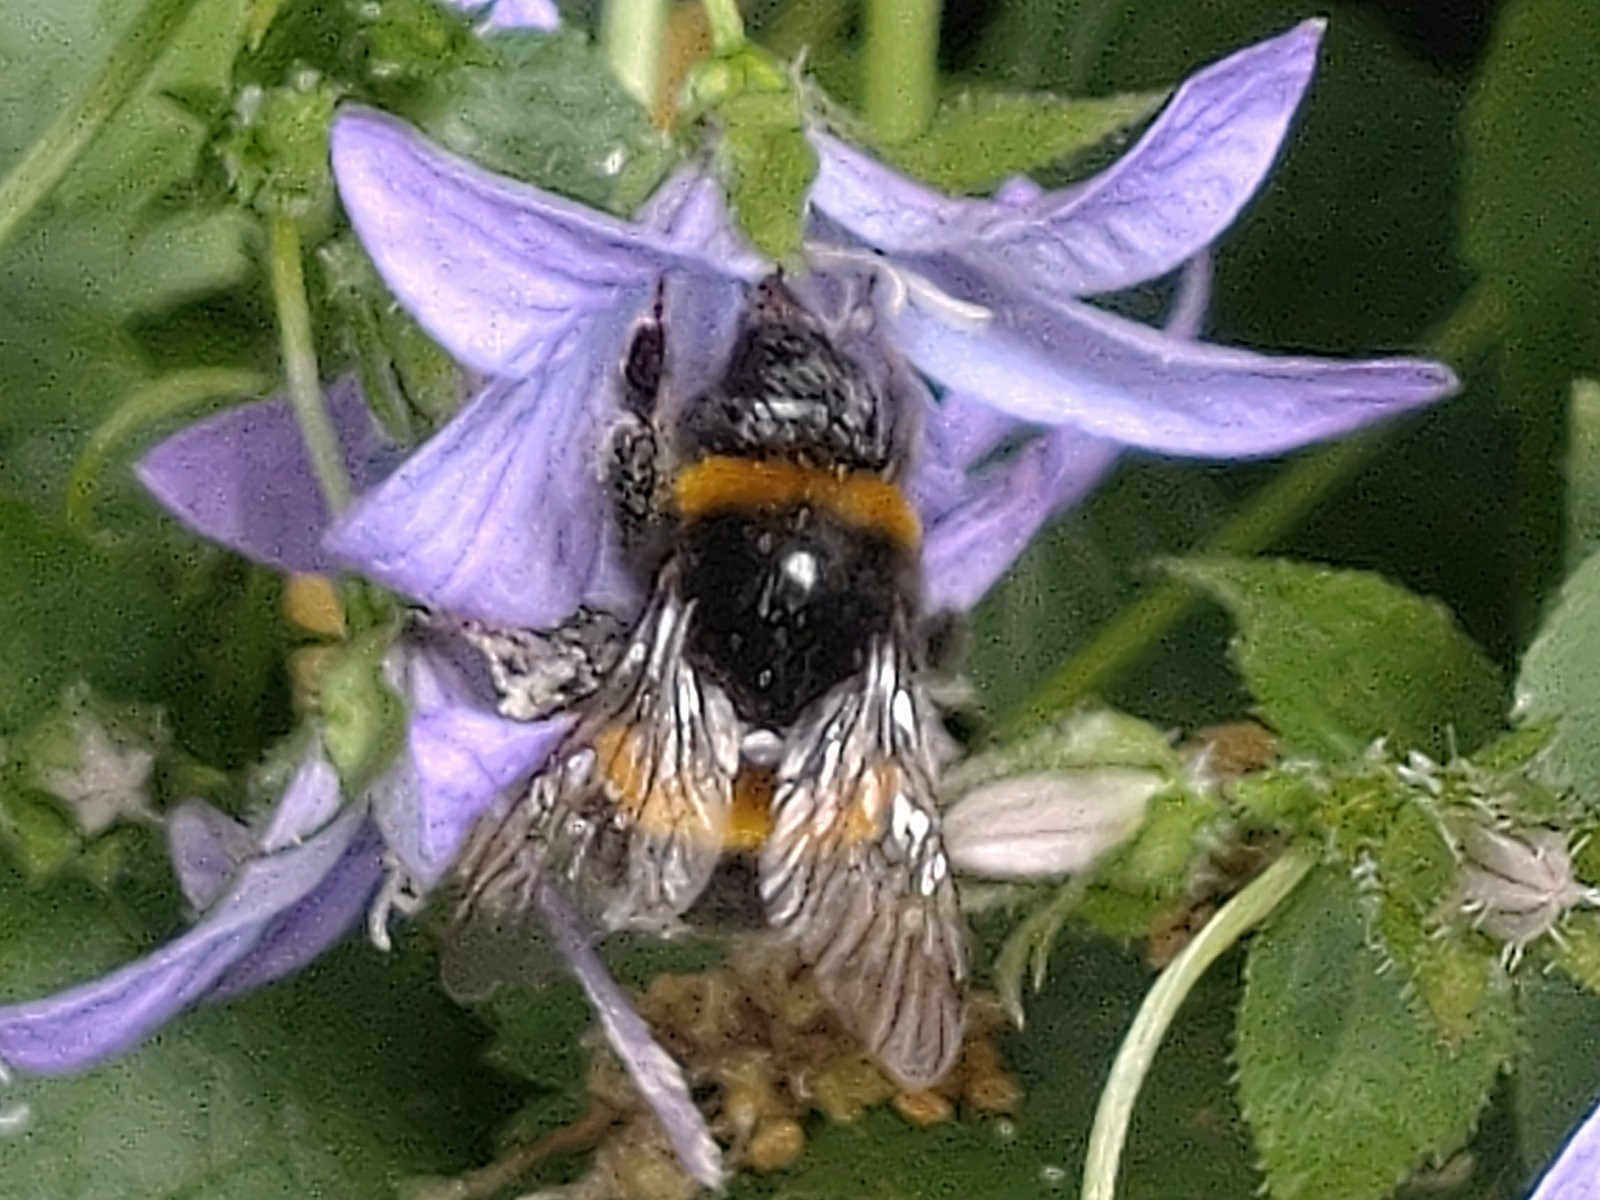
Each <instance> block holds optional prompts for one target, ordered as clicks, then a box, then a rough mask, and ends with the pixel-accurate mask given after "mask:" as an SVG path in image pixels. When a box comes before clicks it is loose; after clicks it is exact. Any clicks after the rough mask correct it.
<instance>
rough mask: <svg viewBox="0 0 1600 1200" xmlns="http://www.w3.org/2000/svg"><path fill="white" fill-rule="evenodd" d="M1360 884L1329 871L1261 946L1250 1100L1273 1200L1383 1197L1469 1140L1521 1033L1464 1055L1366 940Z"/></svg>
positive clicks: (1247, 1054)
mask: <svg viewBox="0 0 1600 1200" xmlns="http://www.w3.org/2000/svg"><path fill="white" fill-rule="evenodd" d="M1357 905H1358V899H1357V896H1356V893H1355V890H1354V888H1353V887H1352V886H1351V884H1350V883H1349V882H1348V880H1346V879H1345V878H1343V876H1342V875H1341V874H1339V873H1338V872H1336V871H1334V870H1331V869H1329V868H1323V869H1321V870H1319V871H1317V872H1316V873H1314V874H1313V875H1312V876H1311V877H1310V878H1308V879H1307V880H1306V881H1305V882H1304V883H1303V884H1301V886H1300V888H1299V889H1298V890H1297V891H1296V892H1295V894H1294V895H1293V896H1291V897H1290V898H1289V900H1288V902H1287V903H1286V904H1285V905H1284V907H1283V908H1282V909H1280V910H1279V912H1278V913H1277V915H1275V916H1274V918H1273V920H1272V923H1271V924H1270V925H1269V926H1268V927H1267V928H1266V929H1264V930H1263V931H1262V932H1261V933H1260V934H1259V935H1258V936H1257V938H1256V940H1255V942H1254V943H1253V944H1252V946H1251V948H1250V957H1249V961H1248V964H1247V966H1246V968H1245V992H1244V1000H1243V1003H1242V1004H1241V1005H1240V1007H1239V1018H1238V1032H1237V1038H1238V1041H1237V1057H1238V1064H1239V1075H1238V1078H1239V1095H1240V1100H1241V1103H1242V1106H1243V1108H1244V1112H1245V1116H1246V1118H1247V1119H1248V1120H1249V1122H1250V1126H1251V1128H1252V1129H1253V1130H1254V1131H1255V1137H1256V1148H1257V1150H1258V1152H1259V1154H1260V1160H1261V1167H1262V1170H1263V1171H1264V1172H1265V1173H1266V1176H1267V1183H1268V1186H1269V1187H1270V1188H1271V1191H1272V1195H1273V1197H1274V1200H1301V1198H1306V1200H1313V1198H1314V1200H1378V1198H1379V1197H1382V1196H1386V1195H1388V1194H1389V1192H1391V1191H1392V1190H1393V1189H1394V1188H1395V1187H1396V1186H1397V1185H1398V1184H1399V1183H1400V1182H1401V1181H1402V1180H1404V1179H1405V1178H1406V1176H1407V1175H1409V1174H1410V1173H1411V1172H1412V1170H1414V1169H1415V1168H1416V1167H1417V1166H1419V1165H1421V1163H1422V1162H1423V1160H1424V1159H1425V1158H1428V1157H1434V1158H1441V1157H1443V1156H1445V1155H1448V1154H1450V1153H1451V1152H1453V1151H1454V1150H1455V1149H1457V1148H1458V1147H1460V1146H1461V1145H1463V1144H1464V1143H1465V1142H1466V1140H1467V1139H1468V1137H1470V1136H1471V1134H1472V1131H1473V1128H1474V1126H1475V1125H1476V1122H1477V1119H1478V1114H1479V1112H1480V1110H1481V1109H1482V1108H1483V1105H1484V1102H1485V1100H1486V1099H1487V1097H1488V1095H1489V1091H1490V1089H1491V1087H1492V1086H1493V1084H1494V1081H1495V1077H1496V1074H1497V1073H1498V1071H1499V1068H1500V1066H1501V1064H1502V1063H1504V1062H1505V1061H1506V1059H1507V1058H1508V1057H1509V1055H1510V1053H1511V1048H1512V1044H1513V1037H1512V1031H1511V1030H1510V1028H1508V1027H1507V1026H1505V1025H1501V1024H1496V1025H1492V1026H1487V1027H1485V1029H1484V1030H1483V1031H1482V1032H1481V1033H1480V1034H1479V1035H1478V1036H1476V1037H1474V1038H1472V1039H1470V1040H1469V1041H1467V1042H1465V1043H1464V1044H1463V1045H1461V1046H1460V1047H1459V1048H1458V1049H1457V1050H1456V1051H1455V1052H1454V1053H1451V1052H1449V1051H1447V1050H1445V1049H1444V1048H1443V1047H1442V1046H1441V1045H1440V1043H1439V1042H1438V1040H1437V1039H1436V1038H1435V1037H1434V1035H1433V1033H1432V1031H1431V1030H1429V1029H1428V1028H1427V1027H1426V1026H1425V1025H1423V1024H1422V1023H1421V1022H1420V1021H1419V1020H1418V1019H1417V1016H1416V1014H1415V1013H1414V1012H1413V1011H1412V1010H1411V1008H1410V1007H1409V1006H1408V1005H1407V1003H1406V1000H1405V997H1404V994H1403V988H1402V982H1401V980H1400V979H1398V978H1396V976H1395V973H1394V972H1388V973H1385V974H1380V973H1379V968H1380V967H1381V965H1382V964H1381V962H1380V960H1379V959H1378V956H1377V955H1376V954H1374V953H1373V952H1372V951H1371V950H1370V949H1369V948H1368V947H1367V946H1366V945H1365V943H1364V940H1363V934H1362V922H1361V918H1360V915H1359V912H1358V909H1357Z"/></svg>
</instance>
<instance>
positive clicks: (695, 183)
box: [634, 160, 772, 282]
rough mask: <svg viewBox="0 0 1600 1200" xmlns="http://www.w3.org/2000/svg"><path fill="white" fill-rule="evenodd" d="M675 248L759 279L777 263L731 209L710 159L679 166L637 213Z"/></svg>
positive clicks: (747, 277) (642, 222)
mask: <svg viewBox="0 0 1600 1200" xmlns="http://www.w3.org/2000/svg"><path fill="white" fill-rule="evenodd" d="M634 220H635V221H637V222H638V223H639V224H640V225H643V226H644V227H645V228H646V229H650V230H653V231H655V232H657V233H660V234H663V235H665V236H666V239H667V241H668V243H669V244H670V245H671V246H673V247H674V248H675V249H677V250H680V251H682V252H683V253H685V254H688V255H691V256H697V257H700V258H704V259H706V260H708V261H711V262H716V263H719V264H720V265H721V270H722V272H723V273H724V274H728V275H733V276H735V277H737V278H739V279H743V280H746V281H750V282H753V281H755V280H759V279H761V278H762V277H764V276H765V275H767V274H768V273H770V272H771V270H772V264H771V263H769V262H768V261H767V260H766V259H764V258H762V257H761V255H759V254H758V253H756V251H755V250H754V249H753V248H752V247H751V245H750V243H749V242H748V241H746V240H745V238H744V235H743V234H742V233H740V232H739V228H738V226H737V225H736V224H735V223H734V221H733V220H732V218H731V217H730V215H729V213H728V201H727V197H726V196H725V195H724V193H723V190H722V183H721V181H720V180H719V179H718V178H717V177H716V174H715V172H713V171H712V170H711V169H710V166H709V164H708V163H707V162H706V161H705V160H696V161H694V162H691V163H688V164H687V165H685V166H682V167H679V168H678V169H677V170H676V171H674V172H673V173H672V174H671V175H670V176H668V177H667V179H666V181H665V182H663V183H662V184H661V185H660V186H659V187H658V188H656V190H655V191H654V192H652V193H651V194H650V198H649V199H648V200H646V201H645V202H644V204H643V205H641V206H640V208H639V211H638V212H637V213H635V214H634Z"/></svg>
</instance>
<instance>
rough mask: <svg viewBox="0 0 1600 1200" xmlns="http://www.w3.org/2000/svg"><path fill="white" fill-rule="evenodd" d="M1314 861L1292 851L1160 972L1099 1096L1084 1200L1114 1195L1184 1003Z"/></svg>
mask: <svg viewBox="0 0 1600 1200" xmlns="http://www.w3.org/2000/svg"><path fill="white" fill-rule="evenodd" d="M1314 862H1315V860H1314V859H1313V858H1312V857H1311V856H1310V855H1308V854H1306V853H1304V852H1303V851H1297V850H1289V851H1287V852H1286V853H1285V854H1284V855H1283V856H1282V857H1281V858H1279V859H1278V860H1277V861H1276V862H1274V863H1273V864H1272V865H1271V866H1270V867H1268V868H1267V869H1266V870H1265V871H1263V872H1261V874H1260V875H1257V876H1256V877H1255V878H1254V879H1253V880H1251V881H1250V883H1249V885H1248V886H1246V887H1245V888H1244V890H1243V891H1241V892H1240V893H1239V894H1238V895H1237V896H1235V897H1234V898H1233V899H1232V900H1229V901H1228V902H1227V903H1226V904H1224V905H1223V906H1222V908H1221V910H1220V911H1218V913H1217V915H1216V916H1214V917H1212V918H1211V920H1210V921H1208V922H1206V926H1205V928H1204V929H1202V930H1201V931H1200V932H1199V933H1197V934H1196V935H1195V936H1194V939H1193V940H1192V941H1191V942H1190V943H1189V944H1188V945H1187V946H1185V947H1184V948H1183V950H1182V951H1181V952H1180V953H1179V954H1178V957H1177V958H1175V959H1173V960H1172V962H1171V963H1170V964H1168V966H1167V969H1166V970H1165V971H1163V972H1161V977H1160V978H1159V979H1157V980H1156V983H1155V986H1154V987H1152V988H1151V989H1150V991H1149V993H1148V994H1147V995H1146V996H1145V998H1144V1003H1143V1004H1141V1005H1140V1006H1139V1013H1138V1015H1137V1016H1135V1017H1134V1019H1133V1024H1132V1026H1130V1027H1129V1029H1128V1034H1127V1036H1126V1037H1125V1038H1123V1039H1122V1046H1121V1048H1120V1049H1119V1050H1118V1051H1117V1059H1116V1061H1115V1062H1114V1063H1112V1064H1111V1075H1110V1076H1109V1077H1108V1078H1107V1080H1106V1086H1105V1088H1104V1090H1103V1091H1101V1093H1100V1104H1099V1107H1098V1108H1097V1109H1096V1110H1095V1114H1094V1128H1093V1130H1092V1131H1091V1132H1090V1134H1089V1154H1088V1157H1087V1158H1086V1159H1085V1160H1084V1164H1083V1200H1111V1198H1112V1197H1113V1196H1114V1195H1115V1194H1116V1187H1117V1164H1118V1162H1119V1161H1120V1160H1121V1158H1122V1146H1123V1143H1124V1142H1126V1141H1127V1138H1128V1119H1129V1118H1130V1117H1131V1116H1132V1115H1133V1104H1134V1101H1135V1100H1137V1099H1138V1097H1139V1089H1140V1087H1141V1086H1142V1085H1143V1084H1144V1077H1145V1075H1146V1074H1147V1073H1148V1072H1149V1070H1150V1064H1151V1063H1152V1062H1153V1061H1154V1060H1155V1054H1156V1047H1158V1046H1159V1045H1160V1044H1161V1039H1162V1037H1163V1036H1165V1034H1166V1032H1167V1027H1168V1026H1170V1025H1171V1024H1172V1019H1173V1018H1174V1017H1175V1016H1177V1015H1178V1009H1179V1007H1180V1006H1181V1005H1182V1004H1183V1001H1184V998H1185V997H1186V996H1188V994H1189V992H1190V990H1191V989H1193V987H1194V985H1195V984H1196V983H1197V982H1198V981H1199V979H1200V977H1201V976H1202V975H1204V974H1205V973H1206V970H1207V968H1209V967H1210V966H1211V964H1212V963H1214V962H1216V961H1217V959H1218V958H1219V957H1221V955H1222V953H1223V952H1224V951H1225V950H1227V949H1228V947H1230V946H1232V945H1233V944H1234V943H1235V942H1237V941H1238V940H1239V938H1240V937H1242V936H1243V935H1244V934H1245V932H1246V931H1247V930H1249V929H1250V927H1251V926H1253V925H1255V924H1256V923H1257V922H1258V921H1260V920H1262V919H1263V918H1264V917H1266V916H1267V914H1269V913H1270V912H1272V910H1273V909H1275V908H1277V907H1278V905H1279V904H1280V903H1282V902H1283V899H1284V897H1286V896H1287V895H1288V894H1289V893H1290V892H1292V891H1294V889H1295V886H1296V885H1297V884H1298V883H1299V882H1300V881H1301V880H1302V879H1304V878H1305V876H1306V872H1307V871H1309V870H1311V868H1312V866H1313V865H1314Z"/></svg>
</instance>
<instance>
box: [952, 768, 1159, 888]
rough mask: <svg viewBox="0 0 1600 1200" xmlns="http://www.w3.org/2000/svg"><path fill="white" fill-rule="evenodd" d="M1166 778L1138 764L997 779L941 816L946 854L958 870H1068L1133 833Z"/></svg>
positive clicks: (996, 873)
mask: <svg viewBox="0 0 1600 1200" xmlns="http://www.w3.org/2000/svg"><path fill="white" fill-rule="evenodd" d="M1168 782H1169V780H1168V779H1167V778H1166V776H1164V775H1163V774H1161V773H1160V772H1157V771H1150V770H1144V769H1141V768H1137V767H1094V768H1085V769H1082V770H1055V771H1037V772H1032V773H1028V774H1022V775H1012V776H1010V777H1008V778H1005V779H999V780H995V781H994V782H992V783H986V784H983V785H982V786H980V787H976V788H974V789H973V790H972V791H970V792H968V793H967V794H966V795H965V796H963V797H962V798H961V799H960V800H958V801H956V803H955V804H954V805H952V806H951V808H950V809H949V810H948V811H947V812H946V813H945V814H944V845H945V853H946V854H947V855H948V856H949V858H950V863H951V865H952V866H953V867H954V868H955V869H956V870H957V871H959V872H963V873H965V874H969V875H979V876H983V877H985V878H989V879H1047V878H1052V877H1057V876H1061V875H1070V874H1073V873H1074V872H1077V871H1082V870H1084V869H1085V868H1087V867H1088V866H1089V865H1090V864H1092V863H1093V862H1094V861H1095V860H1096V859H1097V858H1099V857H1100V856H1101V855H1103V854H1105V853H1106V852H1107V851H1108V850H1112V849H1115V848H1116V847H1117V846H1120V845H1121V844H1122V843H1123V842H1125V841H1127V840H1128V839H1129V838H1130V837H1132V836H1133V835H1134V834H1135V833H1136V832H1138V829H1139V826H1140V824H1141V823H1142V822H1143V820H1144V814H1145V808H1146V806H1147V805H1148V804H1149V802H1150V798H1151V797H1152V796H1154V795H1155V794H1156V793H1157V792H1159V791H1161V789H1162V788H1164V787H1166V786H1167V785H1168Z"/></svg>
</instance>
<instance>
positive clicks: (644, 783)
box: [456, 564, 741, 931]
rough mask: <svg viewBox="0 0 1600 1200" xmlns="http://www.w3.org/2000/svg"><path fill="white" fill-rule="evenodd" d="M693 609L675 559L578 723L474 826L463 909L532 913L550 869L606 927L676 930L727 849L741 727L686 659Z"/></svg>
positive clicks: (462, 870)
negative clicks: (537, 891) (514, 790)
mask: <svg viewBox="0 0 1600 1200" xmlns="http://www.w3.org/2000/svg"><path fill="white" fill-rule="evenodd" d="M691 611H692V610H691V608H690V606H689V605H686V604H685V602H684V601H683V599H682V597H681V595H680V593H679V589H678V583H677V573H676V571H675V570H674V569H673V567H672V565H671V564H668V566H667V567H666V568H664V569H663V570H662V572H661V574H660V576H659V578H658V580H657V583H656V589H655V594H654V595H653V597H652V598H651V602H650V604H649V605H648V607H647V608H646V610H645V614H644V616H643V617H642V618H641V619H640V621H639V624H638V626H637V627H636V628H635V629H634V631H633V633H632V635H631V636H630V637H629V639H628V642H627V646H626V648H625V649H624V650H623V652H622V654H621V657H620V658H619V659H618V660H617V662H616V664H615V666H613V667H612V668H611V671H610V673H609V675H608V676H607V677H606V679H605V682H604V683H603V684H602V685H601V686H600V688H599V690H598V691H597V692H595V693H594V695H593V696H592V697H591V698H590V699H589V700H588V701H586V702H585V703H584V704H583V706H582V708H581V713H582V715H581V716H580V717H579V720H578V722H577V724H576V725H575V726H574V727H573V730H572V732H571V733H570V734H569V735H568V736H567V738H566V740H565V741H564V742H563V743H562V745H561V746H560V747H559V748H558V749H557V751H556V752H555V754H553V755H552V756H551V758H550V760H549V762H548V763H546V765H545V766H544V768H543V769H542V770H541V771H540V772H539V773H538V774H537V775H536V776H535V777H534V778H533V780H532V782H531V783H530V784H529V785H528V786H527V787H526V788H525V789H522V790H521V791H519V792H518V793H516V794H515V795H513V796H510V797H508V798H507V799H506V800H504V801H502V802H501V804H499V805H497V806H496V808H495V809H494V810H492V811H491V812H490V813H488V814H487V815H486V816H485V817H484V818H483V820H482V821H480V822H479V824H478V826H477V828H476V829H475V830H474V831H473V834H472V836H471V838H470V839H469V840H468V843H467V847H466V850H465V851H464V853H463V854H462V856H461V860H460V862H459V863H458V864H457V867H456V875H457V879H458V881H459V883H460V885H461V887H462V889H463V893H464V895H463V899H462V903H461V911H462V913H463V914H473V913H480V914H483V915H486V916H488V917H490V918H497V919H503V918H507V917H514V916H516V915H518V914H523V913H526V912H528V911H530V910H531V909H532V907H533V904H532V897H533V888H534V886H535V885H536V884H537V883H539V881H541V880H544V881H554V882H556V883H558V884H559V885H560V886H561V887H562V889H563V890H564V891H565V892H566V894H567V896H568V897H569V898H570V899H571V901H572V902H573V904H574V905H575V906H576V907H577V908H578V910H579V911H580V912H581V913H582V914H583V915H584V916H585V917H586V918H588V919H589V920H590V921H592V922H593V923H594V924H595V925H596V926H597V927H598V928H599V929H600V930H606V931H609V930H615V929H644V930H655V931H670V930H672V929H673V928H675V927H676V925H677V918H678V917H679V915H680V914H681V913H682V912H683V911H684V910H685V909H687V908H688V907H689V905H690V904H692V903H693V902H694V900H695V898H696V897H697V896H698V895H699V894H700V892H701V891H702V890H703V889H704V887H705V885H706V881H707V880H708V879H709V878H710V876H711V872H712V870H713V869H714V868H715V866H716V863H717V859H718V857H719V855H720V854H721V852H722V843H723V837H724V831H725V829H726V827H727V821H728V810H729V806H730V804H731V801H732V791H733V779H734V776H735V775H736V773H737V771H738V760H739V739H740V734H741V728H740V725H739V722H738V720H737V718H736V717H735V715H734V712H733V707H732V705H731V704H730V703H729V701H728V699H727V697H726V696H725V695H724V694H723V692H722V691H721V689H720V688H718V687H717V686H716V685H715V684H714V683H712V682H710V681H709V680H706V679H704V678H702V677H701V676H700V674H699V673H698V672H696V671H695V670H694V668H693V667H692V666H690V665H689V664H688V663H687V662H685V661H684V658H683V653H682V650H683V640H684V635H685V633H686V631H687V629H688V622H689V620H690V615H691Z"/></svg>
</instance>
